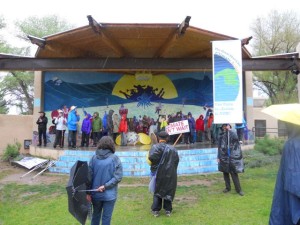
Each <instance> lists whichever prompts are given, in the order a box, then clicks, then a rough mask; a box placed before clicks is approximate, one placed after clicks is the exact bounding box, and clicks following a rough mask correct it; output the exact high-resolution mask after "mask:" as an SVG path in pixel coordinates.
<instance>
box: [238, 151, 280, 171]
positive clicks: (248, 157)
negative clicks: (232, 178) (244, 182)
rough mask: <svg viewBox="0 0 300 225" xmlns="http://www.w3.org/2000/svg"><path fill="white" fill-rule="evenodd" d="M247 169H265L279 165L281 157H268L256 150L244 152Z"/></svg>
mask: <svg viewBox="0 0 300 225" xmlns="http://www.w3.org/2000/svg"><path fill="white" fill-rule="evenodd" d="M243 156H244V163H245V168H255V167H263V166H266V165H269V164H272V163H279V161H280V158H281V157H280V155H279V154H277V155H274V156H270V155H266V154H263V153H262V152H258V151H256V150H248V151H244V152H243Z"/></svg>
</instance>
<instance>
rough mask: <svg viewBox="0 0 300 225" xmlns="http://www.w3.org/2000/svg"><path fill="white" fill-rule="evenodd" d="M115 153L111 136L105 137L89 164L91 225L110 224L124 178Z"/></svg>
mask: <svg viewBox="0 0 300 225" xmlns="http://www.w3.org/2000/svg"><path fill="white" fill-rule="evenodd" d="M114 153H115V144H114V141H113V139H112V138H111V137H110V136H103V137H102V138H101V139H100V141H99V142H98V146H97V150H96V154H95V155H94V156H93V157H92V158H91V160H90V162H89V173H88V180H89V181H88V183H87V189H96V190H97V191H95V192H94V191H93V192H88V193H87V201H89V202H92V205H93V215H92V221H91V225H99V224H100V220H102V223H101V224H102V225H108V224H110V221H111V218H112V213H113V210H114V206H115V203H116V200H117V195H118V183H119V182H120V181H121V180H122V177H123V167H122V163H121V161H120V159H119V157H118V156H117V155H115V154H114Z"/></svg>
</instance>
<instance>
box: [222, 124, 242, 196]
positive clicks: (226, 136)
mask: <svg viewBox="0 0 300 225" xmlns="http://www.w3.org/2000/svg"><path fill="white" fill-rule="evenodd" d="M221 129H222V132H221V134H220V136H219V141H218V170H219V171H220V172H223V177H224V181H225V187H226V188H225V189H224V190H223V192H224V193H227V192H229V191H230V190H231V185H230V178H229V174H230V175H231V178H232V181H233V183H234V187H235V190H236V192H237V193H238V194H239V195H240V196H243V195H244V192H243V191H242V188H241V185H240V180H239V176H238V173H242V172H244V162H243V155H242V150H241V146H240V143H239V139H238V136H237V134H236V133H235V132H233V131H232V130H231V126H230V124H223V125H222V127H221Z"/></svg>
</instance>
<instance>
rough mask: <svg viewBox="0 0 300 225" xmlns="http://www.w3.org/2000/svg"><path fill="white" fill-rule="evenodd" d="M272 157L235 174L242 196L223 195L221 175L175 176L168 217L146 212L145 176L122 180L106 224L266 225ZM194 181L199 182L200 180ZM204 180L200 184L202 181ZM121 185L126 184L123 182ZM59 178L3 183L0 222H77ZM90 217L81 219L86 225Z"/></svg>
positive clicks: (51, 224)
mask: <svg viewBox="0 0 300 225" xmlns="http://www.w3.org/2000/svg"><path fill="white" fill-rule="evenodd" d="M277 169H278V161H276V162H274V163H271V164H268V165H266V166H264V167H259V168H248V169H247V168H246V171H245V173H244V174H240V182H241V186H242V189H243V191H244V192H245V196H243V197H241V196H239V195H238V194H236V193H235V191H234V190H232V191H231V192H230V193H227V194H223V193H222V190H223V189H224V181H223V176H222V174H221V173H217V174H210V175H194V176H180V177H179V182H180V183H181V185H180V186H179V187H178V188H177V192H176V197H175V200H174V203H173V214H172V215H171V217H166V216H165V215H163V214H162V215H161V216H160V217H158V218H154V217H153V216H152V215H151V214H150V206H151V203H152V196H151V194H150V193H148V188H147V182H148V179H146V178H124V179H123V181H122V186H120V188H119V197H118V200H117V203H116V207H115V210H114V213H113V219H112V224H117V225H119V224H120V225H122V224H130V225H135V224H136V225H146V224H147V225H148V224H149V225H150V224H151V225H156V224H160V225H161V224H180V225H181V224H182V225H202V224H203V225H210V224H211V225H218V224H220V225H227V224H228V225H238V224H240V225H248V224H249V225H250V224H251V225H252V224H253V225H260V224H263V225H265V224H268V219H269V213H270V207H271V203H272V196H273V190H274V183H275V179H276V174H277ZM199 181H203V182H200V183H199ZM204 181H205V182H204ZM125 184H126V185H125ZM65 185H66V183H65V182H61V183H56V184H51V185H44V184H43V185H18V184H16V183H13V184H7V185H4V186H2V187H1V192H0V201H1V202H0V224H1V225H2V224H3V225H15V224H18V225H22V224H24V225H35V224H43V225H60V224H61V225H71V224H79V223H78V222H77V221H76V220H75V219H74V218H73V217H72V216H71V215H70V213H69V212H68V205H67V194H66V191H65ZM233 189H234V188H233ZM89 223H90V221H87V224H89Z"/></svg>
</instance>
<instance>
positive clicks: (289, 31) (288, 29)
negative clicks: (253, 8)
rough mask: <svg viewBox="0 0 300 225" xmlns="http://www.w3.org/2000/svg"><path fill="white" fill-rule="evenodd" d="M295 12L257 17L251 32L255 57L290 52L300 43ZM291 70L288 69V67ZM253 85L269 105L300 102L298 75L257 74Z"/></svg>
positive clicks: (298, 22) (273, 13)
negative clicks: (263, 94)
mask: <svg viewBox="0 0 300 225" xmlns="http://www.w3.org/2000/svg"><path fill="white" fill-rule="evenodd" d="M298 16H299V15H297V14H296V13H295V12H293V11H290V12H283V13H279V12H278V11H276V10H273V11H271V12H270V13H269V14H268V16H267V17H259V18H257V19H256V20H255V21H254V22H253V24H252V26H251V27H250V29H251V30H252V32H253V33H254V35H253V36H254V37H255V38H254V41H253V43H252V47H253V51H254V54H253V55H255V56H264V55H274V54H283V53H291V52H295V51H296V47H297V44H298V43H299V42H300V19H299V17H298ZM287 69H289V68H287ZM253 74H254V81H253V84H254V86H255V87H257V88H258V89H259V90H261V91H262V92H264V93H265V94H266V95H267V96H268V97H269V101H270V102H269V103H270V104H278V103H294V102H298V90H297V76H295V75H294V74H292V73H291V69H290V71H283V72H279V71H268V72H254V73H253Z"/></svg>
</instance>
